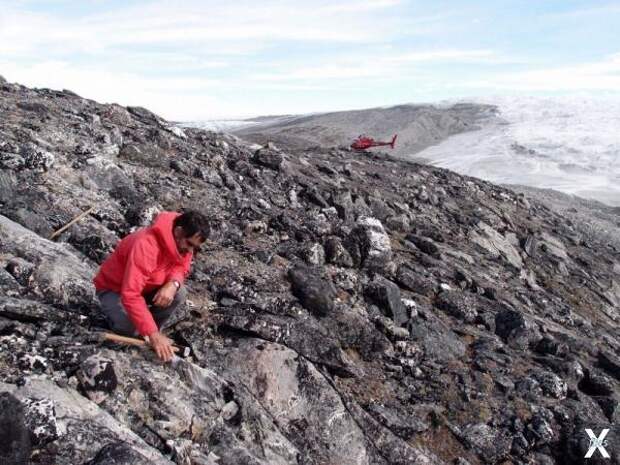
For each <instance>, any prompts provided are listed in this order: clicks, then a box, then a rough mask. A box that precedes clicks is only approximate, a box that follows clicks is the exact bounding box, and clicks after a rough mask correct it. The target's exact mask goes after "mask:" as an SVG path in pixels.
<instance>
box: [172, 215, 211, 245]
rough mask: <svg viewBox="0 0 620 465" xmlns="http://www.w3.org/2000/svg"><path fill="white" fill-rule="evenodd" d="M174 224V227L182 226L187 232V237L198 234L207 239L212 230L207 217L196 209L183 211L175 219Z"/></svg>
mask: <svg viewBox="0 0 620 465" xmlns="http://www.w3.org/2000/svg"><path fill="white" fill-rule="evenodd" d="M172 224H173V227H177V226H181V228H183V232H184V233H185V237H191V236H193V235H194V234H198V235H200V237H202V238H203V239H207V237H209V233H210V232H211V225H210V224H209V220H208V219H207V217H206V216H205V215H203V214H202V213H200V212H198V211H196V210H187V211H185V212H183V213H182V214H181V215H179V216H177V217H176V218H175V219H174V222H173V223H172Z"/></svg>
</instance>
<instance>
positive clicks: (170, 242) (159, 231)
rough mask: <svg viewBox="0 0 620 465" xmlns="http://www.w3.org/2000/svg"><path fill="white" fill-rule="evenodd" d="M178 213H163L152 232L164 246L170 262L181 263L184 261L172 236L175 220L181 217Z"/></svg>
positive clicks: (156, 220)
mask: <svg viewBox="0 0 620 465" xmlns="http://www.w3.org/2000/svg"><path fill="white" fill-rule="evenodd" d="M179 215H180V213H177V212H161V213H160V214H158V215H157V216H156V217H155V220H154V221H153V224H152V226H151V231H153V233H154V234H155V236H156V237H157V240H158V241H159V244H160V245H161V246H162V248H163V250H164V252H165V254H166V255H167V256H168V258H169V259H170V260H173V261H176V262H180V261H182V257H181V254H180V253H179V249H177V243H176V241H175V240H174V235H173V234H172V223H173V222H174V219H175V218H176V217H177V216H179Z"/></svg>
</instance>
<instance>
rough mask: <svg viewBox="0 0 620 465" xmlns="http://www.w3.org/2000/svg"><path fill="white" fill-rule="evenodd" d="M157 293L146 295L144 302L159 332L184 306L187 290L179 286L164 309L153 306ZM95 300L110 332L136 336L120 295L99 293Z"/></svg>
mask: <svg viewBox="0 0 620 465" xmlns="http://www.w3.org/2000/svg"><path fill="white" fill-rule="evenodd" d="M157 291H158V289H156V290H155V291H153V292H151V293H149V294H146V295H145V296H144V300H145V301H146V305H147V306H148V309H149V311H150V312H151V313H152V314H153V319H154V320H155V323H156V324H157V327H158V328H159V329H160V330H161V329H162V328H163V327H164V324H165V323H166V321H167V320H168V318H170V317H171V316H172V314H173V313H174V311H175V310H176V309H177V308H179V307H181V306H183V305H185V300H186V298H187V290H186V289H185V286H181V287H180V288H179V290H177V293H176V295H175V296H174V299H173V300H172V302H171V303H170V305H168V306H167V307H166V308H161V307H157V306H155V305H153V298H154V297H155V294H156V293H157ZM97 298H98V299H99V302H100V303H101V312H102V313H103V315H104V316H105V319H106V321H107V322H108V326H109V327H110V329H111V330H112V331H114V332H115V333H117V334H122V335H124V336H137V335H138V332H137V331H136V328H135V327H134V325H133V323H132V322H131V320H130V319H129V317H128V316H127V312H126V311H125V308H124V307H123V304H122V302H121V295H120V294H118V293H116V292H113V291H99V292H97Z"/></svg>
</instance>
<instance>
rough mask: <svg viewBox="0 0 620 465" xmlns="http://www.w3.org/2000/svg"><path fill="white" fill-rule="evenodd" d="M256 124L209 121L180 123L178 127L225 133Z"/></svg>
mask: <svg viewBox="0 0 620 465" xmlns="http://www.w3.org/2000/svg"><path fill="white" fill-rule="evenodd" d="M254 124H257V123H256V122H255V121H247V120H230V119H224V120H210V121H192V122H188V123H180V124H179V126H182V127H186V128H199V129H207V130H209V131H218V132H225V131H230V130H231V129H241V128H242V127H247V126H252V125H254Z"/></svg>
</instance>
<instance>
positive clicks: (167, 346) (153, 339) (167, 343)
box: [149, 331, 174, 362]
mask: <svg viewBox="0 0 620 465" xmlns="http://www.w3.org/2000/svg"><path fill="white" fill-rule="evenodd" d="M149 344H151V347H152V348H153V350H154V351H155V353H156V354H157V356H158V357H159V358H160V359H161V360H163V361H164V362H169V361H170V360H172V356H173V355H174V351H173V350H172V341H171V340H170V339H168V338H167V337H166V336H164V335H163V334H162V333H160V332H159V331H157V332H155V333H153V334H151V335H149Z"/></svg>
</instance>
